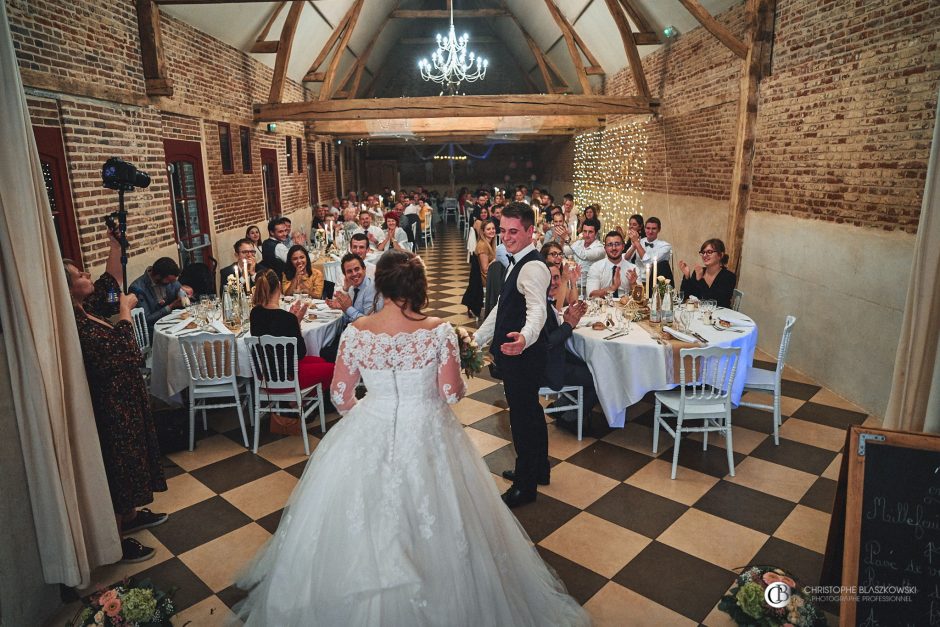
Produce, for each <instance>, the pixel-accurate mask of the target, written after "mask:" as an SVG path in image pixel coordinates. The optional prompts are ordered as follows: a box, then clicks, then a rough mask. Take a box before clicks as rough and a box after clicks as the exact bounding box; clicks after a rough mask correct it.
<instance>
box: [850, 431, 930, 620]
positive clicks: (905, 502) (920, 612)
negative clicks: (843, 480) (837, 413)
mask: <svg viewBox="0 0 940 627" xmlns="http://www.w3.org/2000/svg"><path fill="white" fill-rule="evenodd" d="M849 441H850V444H849V450H847V451H846V452H845V453H846V455H847V456H849V463H848V468H849V472H848V499H847V503H846V525H845V532H846V535H845V552H844V559H843V571H842V586H843V587H842V590H841V594H842V603H841V609H840V622H841V624H843V625H864V626H866V627H877V626H879V625H880V626H887V625H901V626H904V625H935V626H940V437H937V436H932V435H929V434H913V433H901V432H896V431H886V430H875V429H864V428H857V427H856V428H854V429H853V433H852V434H851V437H850V439H849Z"/></svg>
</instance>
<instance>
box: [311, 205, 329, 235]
mask: <svg viewBox="0 0 940 627" xmlns="http://www.w3.org/2000/svg"><path fill="white" fill-rule="evenodd" d="M328 213H329V210H328V209H327V206H326V205H320V206H319V207H317V208H316V209H314V210H313V220H312V222H311V223H310V233H311V235H313V231H316V230H317V229H326V216H327V214H328Z"/></svg>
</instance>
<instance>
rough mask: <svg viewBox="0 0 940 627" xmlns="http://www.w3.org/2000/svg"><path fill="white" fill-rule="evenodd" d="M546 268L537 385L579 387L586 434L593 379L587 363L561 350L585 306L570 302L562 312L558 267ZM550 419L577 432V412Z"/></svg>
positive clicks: (593, 393)
mask: <svg viewBox="0 0 940 627" xmlns="http://www.w3.org/2000/svg"><path fill="white" fill-rule="evenodd" d="M548 269H549V271H550V272H551V273H552V282H551V283H550V284H549V288H548V316H547V317H546V318H545V329H544V333H545V337H546V339H547V343H548V347H547V348H548V357H547V359H546V361H545V372H544V374H543V375H542V381H541V382H540V384H541V385H542V386H544V387H549V388H551V389H553V390H560V389H561V388H563V387H565V386H566V385H580V386H582V387H583V388H584V395H583V396H582V400H583V403H584V414H583V416H584V419H585V420H584V424H585V426H586V427H587V428H586V429H585V430H586V431H589V430H590V418H589V417H590V415H591V410H592V409H594V405H596V404H597V392H596V391H595V390H594V377H593V376H592V375H591V371H590V370H589V369H588V367H587V364H586V363H584V361H583V360H581V359H580V358H579V357H577V356H576V355H574V354H573V353H571V352H570V351H569V350H567V348H565V344H566V343H567V341H568V339H569V338H570V337H571V334H572V332H573V331H574V328H575V327H576V326H578V322H580V321H581V317H582V316H583V315H584V313H585V312H586V311H587V303H586V302H584V301H581V302H578V303H574V304H572V305H569V306H568V308H567V309H565V310H564V313H562V311H561V310H560V309H561V308H560V306H559V300H558V295H559V290H560V289H562V285H563V279H562V276H561V273H560V271H559V269H558V266H549V268H548ZM561 402H562V403H564V402H565V401H561ZM554 416H555V417H556V418H555V425H557V426H559V427H561V428H563V429H565V430H567V431H571V432H572V433H577V432H578V413H577V411H575V410H570V411H567V412H565V413H563V414H554Z"/></svg>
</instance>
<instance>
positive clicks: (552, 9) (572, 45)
mask: <svg viewBox="0 0 940 627" xmlns="http://www.w3.org/2000/svg"><path fill="white" fill-rule="evenodd" d="M545 6H547V7H548V11H549V13H551V14H552V18H554V20H555V23H556V24H558V28H559V29H561V34H562V35H563V36H564V38H565V44H566V45H567V46H568V54H569V55H571V62H572V63H573V64H574V69H575V71H576V72H577V73H578V82H579V83H580V84H581V91H582V92H583V93H584V94H585V95H588V94H592V93H594V91H593V90H592V89H591V82H590V81H589V80H588V77H587V72H585V71H584V63H583V62H582V61H581V53H579V52H578V44H577V43H576V42H575V40H574V35H573V34H572V30H573V29H572V28H571V25H570V24H569V23H568V20H566V19H565V16H563V15H562V14H561V11H559V10H558V7H557V6H555V2H554V0H545ZM593 65H596V63H595V64H593Z"/></svg>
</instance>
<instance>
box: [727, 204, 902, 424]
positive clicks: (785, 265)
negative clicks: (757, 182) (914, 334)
mask: <svg viewBox="0 0 940 627" xmlns="http://www.w3.org/2000/svg"><path fill="white" fill-rule="evenodd" d="M913 252H914V236H913V235H910V234H905V233H889V232H883V231H876V230H871V229H863V228H858V227H854V226H848V225H844V224H834V223H829V222H822V221H819V220H799V219H795V218H793V217H791V216H783V215H775V214H769V213H759V212H751V213H749V214H748V216H747V222H746V230H745V238H744V248H743V251H742V253H743V256H742V258H741V274H740V276H739V277H738V287H739V288H740V289H741V290H742V291H743V292H744V300H743V304H742V310H743V311H744V312H745V313H747V314H748V315H750V316H752V317H753V318H754V319H755V320H756V321H757V325H758V328H759V329H760V335H759V339H758V346H759V347H760V348H761V349H762V350H764V351H766V352H768V353H771V354H776V353H777V349H778V348H779V345H780V334H781V333H782V331H783V320H784V317H785V316H786V315H787V314H792V315H794V316H796V317H797V323H796V326H795V327H794V330H793V339H792V343H791V344H790V353H789V356H788V357H787V363H788V364H789V365H792V366H793V367H794V368H796V369H797V370H800V371H801V372H804V373H805V374H807V375H808V376H810V377H812V378H813V379H814V380H816V381H817V382H818V383H819V384H821V385H824V386H826V387H828V388H830V389H831V390H833V391H834V392H836V393H837V394H839V395H841V396H844V397H846V398H848V399H849V400H851V401H853V402H855V403H856V404H858V405H860V406H861V407H863V408H865V409H866V410H868V411H869V412H870V413H872V414H874V415H877V416H880V417H883V416H884V412H885V408H886V406H887V403H888V395H889V394H890V390H891V377H892V373H893V371H894V360H895V354H896V352H897V344H898V338H899V337H900V333H901V318H902V314H903V310H904V301H905V297H906V294H907V284H908V279H909V278H910V267H911V260H912V258H913Z"/></svg>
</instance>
